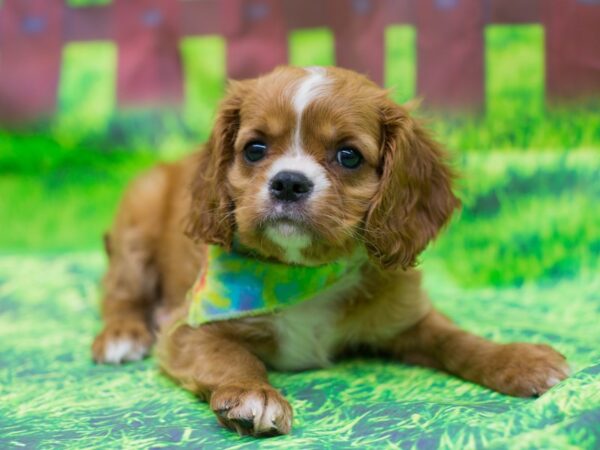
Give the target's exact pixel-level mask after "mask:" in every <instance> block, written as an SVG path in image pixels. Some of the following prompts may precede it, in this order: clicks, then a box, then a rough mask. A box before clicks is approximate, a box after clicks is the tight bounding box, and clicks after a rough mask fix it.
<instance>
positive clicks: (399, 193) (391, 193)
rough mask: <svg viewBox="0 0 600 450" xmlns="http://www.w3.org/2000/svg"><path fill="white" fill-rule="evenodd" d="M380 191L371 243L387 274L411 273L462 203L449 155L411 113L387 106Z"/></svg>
mask: <svg viewBox="0 0 600 450" xmlns="http://www.w3.org/2000/svg"><path fill="white" fill-rule="evenodd" d="M380 111H381V124H382V143H381V145H382V148H381V159H380V176H381V179H380V185H379V190H378V192H377V193H376V195H375V197H374V199H373V201H372V205H371V207H370V209H369V211H368V213H367V216H366V220H365V236H364V237H365V243H366V245H367V250H368V252H369V255H370V256H371V258H373V259H374V260H376V261H377V262H378V263H379V264H380V265H381V266H382V267H384V268H395V267H402V268H408V267H410V266H413V265H415V262H416V258H417V256H418V255H419V253H420V252H421V251H423V249H424V248H425V247H426V246H427V244H428V243H429V241H430V240H432V239H433V238H434V237H435V236H436V235H437V233H438V232H439V231H440V229H441V228H442V227H443V226H444V225H445V224H446V223H447V222H448V220H449V219H450V216H451V215H452V212H453V211H454V210H455V209H456V208H458V207H459V206H460V201H459V200H458V198H456V197H455V195H454V193H453V192H452V182H453V179H454V178H455V175H454V173H453V172H452V169H451V168H450V166H449V165H448V162H447V159H446V154H445V152H444V151H443V150H442V148H441V147H440V145H439V144H438V143H437V142H435V141H434V140H433V139H432V138H431V136H430V135H429V134H428V133H427V131H425V129H423V128H422V127H421V125H420V124H419V123H418V122H417V121H416V120H414V119H413V118H411V117H410V115H409V113H408V111H407V110H406V109H405V108H403V107H401V106H398V105H396V104H395V103H393V102H392V101H391V100H389V99H388V98H387V97H386V98H384V99H382V100H381V106H380Z"/></svg>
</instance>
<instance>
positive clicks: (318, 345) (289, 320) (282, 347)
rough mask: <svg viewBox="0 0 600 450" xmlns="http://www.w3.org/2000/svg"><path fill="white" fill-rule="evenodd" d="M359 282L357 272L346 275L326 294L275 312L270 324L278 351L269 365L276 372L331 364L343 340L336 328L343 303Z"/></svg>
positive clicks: (338, 327)
mask: <svg viewBox="0 0 600 450" xmlns="http://www.w3.org/2000/svg"><path fill="white" fill-rule="evenodd" d="M359 282H360V275H359V274H358V273H354V274H351V275H348V276H347V277H346V278H345V279H344V280H341V281H340V283H338V284H337V285H336V286H334V287H333V288H332V289H329V290H328V291H327V292H324V293H323V294H321V295H318V296H317V297H315V298H313V299H311V300H307V301H305V302H303V303H300V304H298V305H294V306H292V307H290V308H287V309H285V310H283V311H281V312H279V313H276V314H275V315H274V316H273V321H274V322H273V323H274V326H275V332H276V334H277V336H276V339H277V344H278V351H277V352H276V354H275V355H273V356H272V358H269V361H268V362H269V364H270V365H271V366H273V367H274V368H275V369H278V370H302V369H310V368H318V367H326V366H328V365H330V364H331V358H332V357H333V356H334V352H335V350H336V348H337V347H338V346H339V344H340V341H341V340H342V339H343V334H342V333H341V330H340V326H339V325H340V319H341V315H342V313H343V307H342V303H343V302H344V300H345V299H347V293H348V292H349V291H350V290H351V289H353V288H356V286H357V285H358V283H359Z"/></svg>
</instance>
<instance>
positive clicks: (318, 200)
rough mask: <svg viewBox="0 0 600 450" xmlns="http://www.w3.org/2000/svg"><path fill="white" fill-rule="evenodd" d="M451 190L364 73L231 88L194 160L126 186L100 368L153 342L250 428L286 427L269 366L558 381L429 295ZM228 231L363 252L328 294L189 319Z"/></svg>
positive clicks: (309, 73) (113, 247)
mask: <svg viewBox="0 0 600 450" xmlns="http://www.w3.org/2000/svg"><path fill="white" fill-rule="evenodd" d="M452 181H453V174H452V171H451V170H450V168H449V166H448V165H447V161H446V157H445V154H444V152H443V150H442V149H441V148H440V145H439V144H438V143H436V142H435V141H434V140H433V139H432V138H431V136H430V135H429V134H428V132H427V131H426V130H425V129H423V128H422V127H421V125H420V124H419V123H418V122H417V121H416V120H415V119H413V118H412V117H411V116H410V115H409V113H408V111H407V110H406V109H405V108H403V107H402V106H399V105H397V104H395V103H394V102H392V101H391V100H390V99H389V98H388V95H387V92H386V91H384V90H382V89H380V88H379V87H378V86H376V85H375V84H374V83H372V82H370V81H369V80H368V79H366V78H365V77H363V76H361V75H358V74H356V73H354V72H351V71H348V70H343V69H338V68H306V69H301V68H291V67H282V68H278V69H277V70H275V71H274V72H272V73H270V74H268V75H266V76H263V77H260V78H257V79H252V80H247V81H242V82H233V83H231V85H230V87H229V89H228V92H227V94H226V96H225V99H224V100H223V102H222V104H221V106H220V109H219V111H218V115H217V119H216V123H215V126H214V129H213V132H212V135H211V137H210V140H209V141H208V143H207V144H206V146H205V148H204V150H203V151H201V152H199V153H198V154H196V155H193V156H191V157H189V158H187V159H185V160H183V161H181V162H178V163H175V164H165V165H161V166H159V167H157V168H155V169H153V170H152V171H150V172H149V173H147V174H145V175H143V176H142V177H140V178H139V179H138V180H137V181H135V182H134V183H133V184H132V185H131V187H130V188H129V190H128V191H127V193H126V194H125V197H124V199H123V201H122V204H121V207H120V209H119V212H118V215H117V218H116V221H115V224H114V227H113V229H112V230H111V232H110V234H109V238H108V240H107V247H108V251H109V255H110V267H109V271H108V273H107V275H106V277H105V280H104V289H105V297H104V302H103V316H104V321H105V326H104V329H103V331H102V332H101V333H100V334H99V335H98V336H97V338H96V340H95V342H94V345H93V354H94V358H95V359H96V361H98V362H103V363H121V362H124V361H131V360H136V359H139V358H142V357H143V356H144V355H146V354H147V353H148V352H149V350H150V348H151V346H152V344H153V342H154V340H155V334H156V335H157V336H158V337H157V339H158V356H159V360H160V364H161V366H162V368H163V369H164V371H165V372H166V373H167V374H169V375H170V376H171V377H173V378H174V379H175V380H177V381H178V382H179V383H180V384H181V385H182V386H183V387H185V388H186V389H189V390H191V391H193V392H194V393H196V394H198V395H199V396H200V397H201V398H203V399H205V400H206V401H208V402H210V406H211V408H212V409H213V411H214V412H215V413H216V415H217V417H218V419H219V420H220V421H221V422H222V423H223V424H224V425H226V426H228V427H230V428H232V429H234V430H237V431H238V432H239V433H242V434H247V433H250V434H254V435H268V434H280V433H288V432H289V431H290V429H291V424H292V409H291V407H290V405H289V403H288V402H287V401H286V400H285V398H283V397H282V395H281V394H280V393H279V392H278V391H277V390H276V389H274V388H273V387H272V386H271V385H270V384H269V381H268V378H267V369H266V367H273V368H275V369H282V370H302V369H310V368H315V367H323V366H326V365H328V364H330V363H331V361H333V360H335V358H336V357H338V356H340V355H342V354H348V353H350V352H356V351H358V350H359V349H360V351H361V352H369V351H372V352H376V353H377V354H385V355H389V357H390V358H394V359H397V360H398V361H409V362H413V363H419V364H424V365H428V366H431V367H436V368H439V369H441V370H445V371H447V372H449V373H451V374H454V375H456V376H459V377H462V378H464V379H466V380H469V381H472V382H475V383H479V384H482V385H484V386H487V387H489V388H491V389H494V390H496V391H499V392H502V393H505V394H510V395H518V396H531V395H539V394H542V393H544V392H545V391H546V390H548V389H549V388H550V387H552V386H553V385H554V384H556V383H558V382H559V381H560V380H562V379H564V378H565V377H566V376H567V365H566V363H565V359H564V358H563V356H562V355H560V354H559V353H557V352H556V351H554V350H553V349H552V348H550V347H548V346H546V345H534V344H526V343H515V344H496V343H492V342H489V341H487V340H485V339H482V338H479V337H477V336H474V335H471V334H469V333H468V332H466V331H463V330H461V329H459V328H458V327H456V326H455V325H453V324H452V322H451V321H450V320H449V319H447V318H446V317H444V316H443V315H442V314H440V313H439V312H437V311H436V310H435V309H434V308H433V306H432V305H431V303H430V301H429V299H428V298H427V295H426V294H425V292H423V290H422V288H421V281H420V278H421V277H420V274H419V272H417V271H416V270H415V269H414V268H413V266H414V264H415V259H416V258H417V256H418V255H419V253H420V252H421V251H422V250H423V249H424V248H425V247H426V245H427V244H428V242H429V241H431V240H432V239H433V238H434V237H435V236H436V235H437V233H438V231H439V230H440V229H441V228H442V227H443V226H444V224H446V222H447V221H448V219H449V218H450V216H451V215H452V212H453V211H454V210H455V209H456V208H457V207H458V206H459V201H458V199H457V198H456V197H455V196H454V194H453V192H452ZM186 223H187V230H186V226H185V225H184V224H186ZM186 231H187V233H186ZM188 236H189V237H191V238H193V240H192V239H190V238H189V237H188ZM234 236H235V238H236V239H237V240H239V242H241V243H242V244H243V245H245V246H246V247H248V248H251V249H253V250H254V251H255V252H256V253H257V254H259V255H261V256H262V257H265V258H271V259H273V258H274V259H277V260H279V261H281V262H284V263H289V264H299V265H311V266H314V265H320V264H324V263H328V262H332V261H337V260H339V259H340V258H350V257H355V255H356V254H362V255H364V257H363V258H362V260H361V261H360V273H359V276H356V275H353V276H352V277H351V278H349V279H343V280H340V285H339V289H335V290H333V291H328V292H329V293H328V294H323V295H316V296H315V298H314V299H312V300H309V301H307V302H304V303H301V304H299V305H296V306H293V307H290V308H288V309H285V310H282V311H280V312H277V313H273V314H266V315H262V316H258V317H251V318H241V319H235V320H228V321H219V322H212V323H208V324H206V325H203V326H200V327H197V328H193V327H190V326H189V325H188V324H187V323H186V321H185V319H184V317H185V315H186V308H187V306H188V305H186V301H185V298H186V292H187V291H188V289H189V288H190V286H191V285H192V284H193V281H194V279H195V277H196V275H197V274H198V272H199V270H200V269H201V267H202V265H203V258H204V256H203V255H204V254H205V252H203V251H202V248H203V246H205V245H206V244H217V245H221V246H223V247H226V248H228V247H230V246H231V243H232V239H233V238H234ZM165 323H166V324H165ZM161 328H162V329H163V330H168V332H167V331H164V332H162V333H161V332H160V329H161ZM156 330H158V332H157V333H155V331H156Z"/></svg>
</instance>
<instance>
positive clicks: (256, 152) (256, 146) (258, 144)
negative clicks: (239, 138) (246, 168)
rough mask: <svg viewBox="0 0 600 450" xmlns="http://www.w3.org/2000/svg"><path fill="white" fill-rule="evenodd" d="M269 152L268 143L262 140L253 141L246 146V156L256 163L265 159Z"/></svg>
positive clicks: (248, 159)
mask: <svg viewBox="0 0 600 450" xmlns="http://www.w3.org/2000/svg"><path fill="white" fill-rule="evenodd" d="M266 154H267V144H265V143H264V142H262V141H252V142H249V143H248V144H246V146H245V147H244V158H246V161H248V162H251V163H254V162H257V161H260V160H261V159H263V158H264V157H265V156H266Z"/></svg>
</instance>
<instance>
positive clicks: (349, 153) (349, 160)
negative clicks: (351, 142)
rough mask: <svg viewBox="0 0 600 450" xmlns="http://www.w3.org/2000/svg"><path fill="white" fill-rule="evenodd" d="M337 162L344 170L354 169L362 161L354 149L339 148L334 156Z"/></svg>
mask: <svg viewBox="0 0 600 450" xmlns="http://www.w3.org/2000/svg"><path fill="white" fill-rule="evenodd" d="M335 157H336V159H337V162H338V163H340V165H341V166H343V167H345V168H346V169H356V168H357V167H358V166H360V164H361V163H362V161H363V157H362V155H361V154H360V152H359V151H358V150H356V149H354V148H350V147H344V148H340V149H339V150H338V151H337V153H336V155H335Z"/></svg>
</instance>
